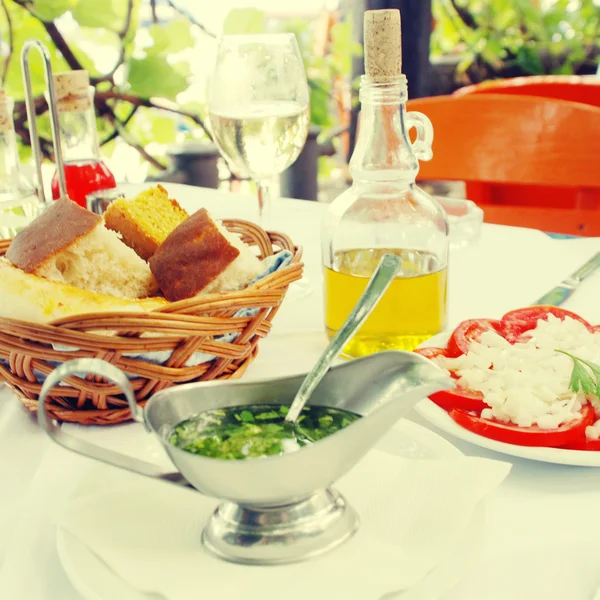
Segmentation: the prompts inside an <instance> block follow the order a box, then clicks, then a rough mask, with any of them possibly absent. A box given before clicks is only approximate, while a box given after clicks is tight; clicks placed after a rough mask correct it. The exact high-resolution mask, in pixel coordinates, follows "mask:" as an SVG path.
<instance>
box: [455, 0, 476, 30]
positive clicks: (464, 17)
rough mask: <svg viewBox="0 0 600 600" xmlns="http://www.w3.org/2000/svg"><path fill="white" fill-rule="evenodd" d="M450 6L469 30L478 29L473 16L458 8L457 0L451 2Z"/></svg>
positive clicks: (460, 7)
mask: <svg viewBox="0 0 600 600" xmlns="http://www.w3.org/2000/svg"><path fill="white" fill-rule="evenodd" d="M450 4H452V7H453V8H454V10H455V11H456V14H457V15H458V16H459V17H460V20H461V21H462V22H463V23H464V24H465V25H466V26H467V27H468V28H469V29H477V21H476V20H475V18H474V17H473V15H472V14H471V13H470V12H469V11H468V10H467V9H466V8H463V7H462V6H458V4H457V3H456V0H450Z"/></svg>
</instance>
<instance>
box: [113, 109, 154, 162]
mask: <svg viewBox="0 0 600 600" xmlns="http://www.w3.org/2000/svg"><path fill="white" fill-rule="evenodd" d="M106 118H107V119H108V120H109V121H110V122H111V123H112V124H113V125H114V127H115V130H116V131H117V132H118V134H119V135H120V136H121V138H122V139H123V141H124V142H125V143H126V144H127V145H128V146H131V147H132V148H134V149H135V150H137V151H138V152H139V153H140V155H141V156H142V157H143V158H144V159H145V160H147V161H148V162H149V163H150V164H151V165H152V166H154V167H156V168H157V169H159V170H160V171H164V170H165V169H166V167H165V165H163V164H162V163H161V162H159V161H158V160H156V159H155V158H154V156H152V155H151V154H149V153H148V152H146V150H145V148H144V147H143V146H142V145H141V144H138V143H137V142H136V141H134V140H133V139H132V138H131V136H130V134H129V132H128V131H126V130H125V127H123V124H122V123H121V121H119V119H118V118H117V115H115V113H114V112H113V110H112V108H110V106H108V110H107V113H106Z"/></svg>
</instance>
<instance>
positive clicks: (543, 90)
mask: <svg viewBox="0 0 600 600" xmlns="http://www.w3.org/2000/svg"><path fill="white" fill-rule="evenodd" d="M465 94H514V95H518V96H541V97H543V98H555V99H556V100H569V101H570V102H581V103H582V104H591V105H592V106H600V77H597V76H595V75H535V76H533V77H514V78H513V79H494V80H491V81H484V82H483V83H478V84H476V85H469V86H466V87H463V88H460V89H459V90H457V91H456V92H454V96H464V95H465Z"/></svg>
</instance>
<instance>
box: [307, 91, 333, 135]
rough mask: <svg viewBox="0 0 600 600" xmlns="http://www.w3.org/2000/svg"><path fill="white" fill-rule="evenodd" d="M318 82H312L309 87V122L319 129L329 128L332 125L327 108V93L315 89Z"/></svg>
mask: <svg viewBox="0 0 600 600" xmlns="http://www.w3.org/2000/svg"><path fill="white" fill-rule="evenodd" d="M319 83H320V82H314V83H313V85H311V87H310V122H311V123H312V124H313V125H318V126H320V127H323V128H325V127H330V126H331V125H332V123H333V120H332V118H331V111H330V107H329V93H328V92H327V89H326V88H323V87H320V86H319V87H316V85H317V84H319Z"/></svg>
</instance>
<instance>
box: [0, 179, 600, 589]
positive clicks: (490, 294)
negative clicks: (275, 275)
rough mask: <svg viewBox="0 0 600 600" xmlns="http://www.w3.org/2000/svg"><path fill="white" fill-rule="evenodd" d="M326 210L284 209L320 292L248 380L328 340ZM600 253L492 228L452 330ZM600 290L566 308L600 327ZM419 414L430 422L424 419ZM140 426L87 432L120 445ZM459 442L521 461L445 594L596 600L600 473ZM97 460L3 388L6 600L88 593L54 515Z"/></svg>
mask: <svg viewBox="0 0 600 600" xmlns="http://www.w3.org/2000/svg"><path fill="white" fill-rule="evenodd" d="M165 186H166V187H167V189H169V191H170V192H171V194H172V196H174V197H176V198H177V199H178V200H180V201H181V202H182V204H184V205H185V206H186V208H188V209H191V208H194V207H200V206H207V207H208V208H209V210H211V212H212V213H213V214H214V215H215V216H217V217H227V216H230V217H232V216H233V217H240V218H250V219H252V218H254V217H255V212H256V200H255V199H254V198H250V197H242V196H236V195H231V194H223V193H220V192H216V191H214V190H201V189H198V188H190V187H186V186H180V185H171V184H165ZM132 189H139V186H132ZM326 208H327V207H326V206H324V205H321V204H317V203H312V202H305V201H293V200H281V201H279V202H278V203H277V204H276V206H275V208H274V222H275V226H276V228H279V229H281V230H283V231H285V232H286V233H288V234H289V235H290V236H291V237H292V238H293V239H294V240H295V241H296V242H297V243H299V244H301V245H303V246H304V251H305V253H304V258H305V263H306V274H307V277H308V280H309V282H310V284H311V285H312V287H313V291H312V293H311V294H310V295H309V296H308V297H306V298H303V299H302V300H296V301H293V300H291V299H288V300H286V302H285V303H284V306H283V307H282V309H281V311H280V312H279V314H278V315H277V318H276V320H275V323H274V328H273V331H272V332H271V334H270V335H269V337H268V338H267V339H265V340H263V342H262V343H261V351H260V354H259V356H258V358H257V360H256V361H255V362H254V363H253V364H252V365H251V367H250V368H249V370H248V372H247V374H246V375H245V377H246V378H253V377H260V376H264V375H267V374H271V375H275V374H282V375H283V374H289V373H296V372H301V371H306V370H307V369H308V368H309V367H310V366H311V365H312V363H313V362H314V360H315V359H316V357H317V356H318V354H319V353H320V351H321V350H322V349H323V348H324V346H325V344H326V340H325V337H324V334H323V330H322V306H321V302H322V299H321V290H322V281H321V279H322V276H321V267H320V240H319V223H320V219H321V217H322V214H323V211H324V210H326ZM599 249H600V240H599V239H578V240H553V239H551V238H549V237H548V236H546V235H545V234H543V233H542V232H539V231H533V230H526V229H517V228H509V227H500V226H492V225H486V226H484V230H483V235H482V238H481V240H480V241H479V242H477V243H476V244H474V245H471V246H469V247H466V248H463V249H459V250H456V251H453V252H452V255H451V262H450V284H449V285H450V290H449V315H450V325H453V324H456V323H457V322H458V321H460V320H462V319H464V318H471V317H484V316H488V317H495V316H500V315H501V314H502V313H503V312H504V311H506V310H509V309H511V308H516V307H519V306H524V305H527V304H529V303H531V302H533V301H534V300H535V299H536V298H538V297H539V296H540V295H541V294H542V293H544V292H545V291H547V289H549V288H550V287H552V286H553V285H555V284H556V283H557V282H558V281H560V280H561V279H562V278H564V277H565V276H566V275H568V274H569V273H570V272H572V271H573V270H574V269H575V268H576V267H578V266H579V265H580V264H581V263H582V262H584V261H585V260H586V259H587V258H588V257H589V256H590V255H591V254H593V253H594V252H596V251H598V250H599ZM599 293H600V273H598V274H596V275H595V276H593V277H591V278H590V279H589V280H588V281H586V282H585V283H584V284H583V285H582V287H581V289H580V290H579V291H578V292H577V293H576V294H575V296H574V297H573V298H572V299H571V300H570V301H569V303H568V304H567V305H566V306H567V307H568V308H570V309H572V310H575V311H578V312H580V313H581V314H582V315H583V316H585V317H586V318H588V319H589V320H590V321H592V322H595V323H600V302H598V300H597V299H598V297H599ZM414 420H415V421H416V422H418V423H421V424H424V422H423V421H422V420H421V419H420V417H419V416H418V415H416V414H415V415H414ZM132 427H136V425H133V424H127V425H124V426H119V427H116V428H111V429H102V428H93V429H86V430H84V431H81V432H80V434H81V435H86V436H90V437H92V436H93V437H94V438H95V440H96V441H99V442H100V443H102V441H105V442H106V443H111V441H112V440H116V439H118V438H119V436H123V435H127V431H131V430H130V429H129V428H132ZM450 441H451V442H452V443H453V444H455V445H456V446H457V447H458V448H459V449H460V450H461V451H462V452H464V453H465V454H469V455H480V456H486V457H493V458H500V459H502V460H510V461H511V462H513V463H514V468H513V471H512V473H511V475H510V476H509V478H508V479H507V481H506V482H505V483H504V484H503V485H502V486H501V487H500V488H499V490H498V491H497V492H496V493H495V494H494V496H493V497H492V498H491V500H490V502H489V505H488V510H487V520H486V525H485V538H486V544H485V548H484V552H483V553H482V555H481V557H480V562H479V563H478V564H477V565H475V570H474V574H473V575H472V576H471V577H470V578H469V579H468V580H467V581H464V582H462V583H461V584H460V585H459V587H458V588H456V589H455V590H454V591H453V592H452V593H451V594H449V595H447V597H446V598H445V599H444V600H483V599H484V598H485V599H486V600H500V599H506V598H511V599H513V600H520V599H521V598H522V599H528V600H537V599H538V598H540V599H541V598H544V600H564V599H565V598H568V599H569V600H580V599H581V600H588V599H591V598H592V597H593V593H594V590H595V589H596V586H598V585H599V584H600V553H598V551H597V539H598V537H599V534H600V520H599V519H598V518H597V510H598V507H599V506H600V470H594V469H583V468H573V467H562V466H557V465H549V464H543V463H536V462H531V461H527V460H520V459H512V458H510V457H505V456H500V455H497V454H495V453H493V452H489V451H486V450H483V449H480V448H478V447H476V446H473V445H470V444H468V443H465V442H460V441H457V440H454V439H450ZM87 465H88V463H87V462H86V461H85V459H83V458H80V457H77V456H75V455H73V454H71V453H68V452H67V451H65V450H63V449H61V448H59V447H57V446H53V445H51V443H50V442H49V441H47V440H46V439H45V438H44V436H43V435H42V433H41V432H40V431H39V430H38V428H37V425H36V423H35V420H34V419H32V417H31V416H30V415H29V414H28V413H27V412H26V411H25V410H24V409H22V408H21V405H20V404H19V402H18V401H17V399H16V398H15V397H14V396H12V394H10V393H9V392H8V391H7V390H6V389H2V390H0V598H2V599H5V598H6V599H7V600H8V599H10V600H38V599H40V600H80V599H81V597H80V596H79V595H78V593H77V592H76V591H75V589H74V588H73V586H72V585H71V583H70V582H69V580H68V579H67V577H66V575H65V574H64V571H63V570H62V567H61V565H60V561H59V558H58V556H57V552H56V545H55V525H54V518H53V515H55V514H56V511H57V510H58V508H59V507H60V506H62V505H63V504H64V502H65V499H66V498H67V497H68V494H69V492H70V490H71V489H72V488H73V486H74V485H75V484H76V482H77V478H78V475H79V474H80V473H81V472H83V471H85V469H86V468H87ZM356 600H360V599H356Z"/></svg>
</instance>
